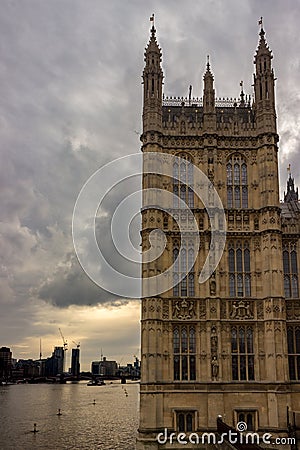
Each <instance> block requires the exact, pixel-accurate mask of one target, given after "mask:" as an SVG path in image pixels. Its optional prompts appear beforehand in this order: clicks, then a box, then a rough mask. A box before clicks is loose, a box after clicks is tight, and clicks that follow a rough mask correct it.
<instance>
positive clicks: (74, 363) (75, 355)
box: [71, 348, 80, 377]
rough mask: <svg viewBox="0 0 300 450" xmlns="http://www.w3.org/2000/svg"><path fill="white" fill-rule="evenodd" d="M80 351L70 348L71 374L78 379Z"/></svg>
mask: <svg viewBox="0 0 300 450" xmlns="http://www.w3.org/2000/svg"><path fill="white" fill-rule="evenodd" d="M79 357H80V350H79V348H72V360H71V374H72V375H74V376H75V377H78V376H79V374H80V362H79Z"/></svg>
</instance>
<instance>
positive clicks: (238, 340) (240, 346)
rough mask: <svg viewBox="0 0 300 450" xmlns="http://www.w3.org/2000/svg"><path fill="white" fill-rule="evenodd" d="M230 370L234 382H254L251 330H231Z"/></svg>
mask: <svg viewBox="0 0 300 450" xmlns="http://www.w3.org/2000/svg"><path fill="white" fill-rule="evenodd" d="M231 368H232V379H233V380H235V381H242V380H249V381H251V380H254V347H253V328H252V327H244V326H236V327H232V328H231Z"/></svg>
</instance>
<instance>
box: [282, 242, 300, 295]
mask: <svg viewBox="0 0 300 450" xmlns="http://www.w3.org/2000/svg"><path fill="white" fill-rule="evenodd" d="M283 274H284V275H283V277H284V278H283V282H284V283H283V284H284V295H285V297H286V298H298V297H299V284H298V264H297V251H296V243H293V242H286V243H285V244H284V246H283Z"/></svg>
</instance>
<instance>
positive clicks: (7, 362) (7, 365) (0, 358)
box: [0, 347, 12, 378]
mask: <svg viewBox="0 0 300 450" xmlns="http://www.w3.org/2000/svg"><path fill="white" fill-rule="evenodd" d="M11 366H12V352H11V351H10V348H8V347H1V348H0V378H9V377H10V376H11Z"/></svg>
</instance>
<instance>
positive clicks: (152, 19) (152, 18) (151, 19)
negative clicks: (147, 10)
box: [150, 13, 155, 28]
mask: <svg viewBox="0 0 300 450" xmlns="http://www.w3.org/2000/svg"><path fill="white" fill-rule="evenodd" d="M150 22H152V28H155V27H154V13H153V14H152V16H151V17H150Z"/></svg>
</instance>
